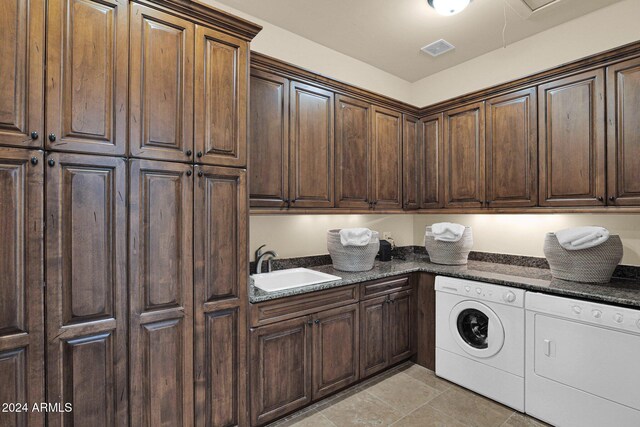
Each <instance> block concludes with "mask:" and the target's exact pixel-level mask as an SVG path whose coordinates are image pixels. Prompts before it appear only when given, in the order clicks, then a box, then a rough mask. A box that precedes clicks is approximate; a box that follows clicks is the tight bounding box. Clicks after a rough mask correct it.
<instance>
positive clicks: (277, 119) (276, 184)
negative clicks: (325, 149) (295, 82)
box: [248, 70, 289, 207]
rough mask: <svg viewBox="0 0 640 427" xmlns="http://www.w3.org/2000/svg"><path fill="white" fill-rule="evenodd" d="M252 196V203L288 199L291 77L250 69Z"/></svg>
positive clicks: (262, 204)
mask: <svg viewBox="0 0 640 427" xmlns="http://www.w3.org/2000/svg"><path fill="white" fill-rule="evenodd" d="M249 87H250V93H251V96H250V97H249V98H250V99H249V168H248V170H249V196H250V198H251V206H252V207H254V206H255V207H259V206H260V207H286V206H287V205H288V200H289V80H287V79H285V78H284V77H280V76H277V75H275V74H270V73H265V72H262V71H258V70H251V83H250V85H249Z"/></svg>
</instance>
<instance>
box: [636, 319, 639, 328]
mask: <svg viewBox="0 0 640 427" xmlns="http://www.w3.org/2000/svg"><path fill="white" fill-rule="evenodd" d="M636 326H637V327H638V329H640V319H638V321H637V322H636Z"/></svg>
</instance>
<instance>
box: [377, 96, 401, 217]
mask: <svg viewBox="0 0 640 427" xmlns="http://www.w3.org/2000/svg"><path fill="white" fill-rule="evenodd" d="M373 141H374V142H373V165H372V173H373V180H372V182H373V203H374V207H375V208H380V209H385V208H401V207H402V114H400V113H398V112H396V111H393V110H388V109H386V108H381V107H375V106H374V107H373Z"/></svg>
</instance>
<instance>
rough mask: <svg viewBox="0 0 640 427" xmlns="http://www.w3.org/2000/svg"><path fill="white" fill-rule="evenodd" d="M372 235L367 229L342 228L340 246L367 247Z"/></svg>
mask: <svg viewBox="0 0 640 427" xmlns="http://www.w3.org/2000/svg"><path fill="white" fill-rule="evenodd" d="M372 235H373V233H372V232H371V230H369V229H368V228H343V229H341V230H340V243H342V246H367V245H368V244H369V242H370V241H371V236H372Z"/></svg>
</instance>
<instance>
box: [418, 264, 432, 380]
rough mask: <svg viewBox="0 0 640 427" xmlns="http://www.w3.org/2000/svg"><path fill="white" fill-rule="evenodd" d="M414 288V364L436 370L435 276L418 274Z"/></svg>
mask: <svg viewBox="0 0 640 427" xmlns="http://www.w3.org/2000/svg"><path fill="white" fill-rule="evenodd" d="M417 279H418V286H416V297H415V299H416V316H415V333H414V336H415V337H416V363H417V364H418V365H421V366H424V367H425V368H427V369H431V370H432V371H435V370H436V357H435V356H436V291H435V287H434V286H435V281H436V276H435V275H433V274H429V273H418V275H417Z"/></svg>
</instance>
